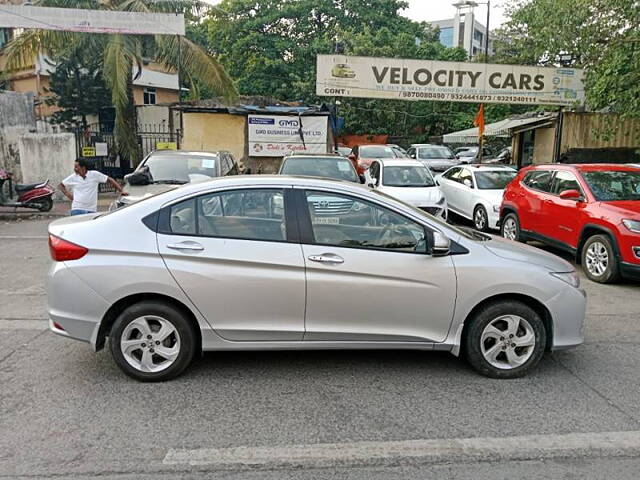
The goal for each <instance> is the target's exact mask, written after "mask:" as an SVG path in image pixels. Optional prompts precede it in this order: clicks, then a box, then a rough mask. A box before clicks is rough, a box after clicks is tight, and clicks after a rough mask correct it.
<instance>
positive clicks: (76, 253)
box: [49, 234, 89, 262]
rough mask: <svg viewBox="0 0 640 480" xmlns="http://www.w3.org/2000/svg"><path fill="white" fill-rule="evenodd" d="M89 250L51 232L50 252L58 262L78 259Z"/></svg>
mask: <svg viewBox="0 0 640 480" xmlns="http://www.w3.org/2000/svg"><path fill="white" fill-rule="evenodd" d="M88 251H89V249H88V248H85V247H81V246H80V245H76V244H75V243H71V242H68V241H67V240H64V239H62V238H60V237H56V236H55V235H51V234H49V253H51V258H52V259H54V260H55V261H56V262H65V261H67V260H78V259H79V258H82V257H84V256H85V255H86V254H87V252H88Z"/></svg>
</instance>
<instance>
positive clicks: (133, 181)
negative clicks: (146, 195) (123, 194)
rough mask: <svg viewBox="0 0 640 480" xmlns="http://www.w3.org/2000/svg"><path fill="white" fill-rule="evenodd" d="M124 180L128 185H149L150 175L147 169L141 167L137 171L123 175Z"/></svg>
mask: <svg viewBox="0 0 640 480" xmlns="http://www.w3.org/2000/svg"><path fill="white" fill-rule="evenodd" d="M124 181H125V182H127V183H128V184H129V185H149V184H150V183H151V176H150V175H149V171H148V170H147V169H145V168H144V167H143V168H142V169H141V170H139V171H137V172H133V173H130V174H129V175H125V177H124Z"/></svg>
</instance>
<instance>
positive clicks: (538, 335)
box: [464, 300, 547, 379]
mask: <svg viewBox="0 0 640 480" xmlns="http://www.w3.org/2000/svg"><path fill="white" fill-rule="evenodd" d="M470 322H471V323H470V324H469V327H468V330H467V332H466V336H465V344H464V346H465V353H466V357H467V360H468V361H469V363H470V365H471V366H472V367H473V368H474V369H475V370H476V371H477V372H479V373H481V374H482V375H485V376H487V377H491V378H505V379H506V378H518V377H522V376H524V375H526V374H527V373H529V372H530V371H531V370H532V369H533V368H534V367H535V366H536V365H537V364H538V362H539V361H540V359H541V358H542V355H543V354H544V349H545V344H546V338H547V337H546V330H545V328H544V324H543V323H542V319H541V318H540V316H539V315H538V314H537V313H536V312H535V310H533V309H532V308H531V307H529V306H528V305H525V304H524V303H521V302H518V301H515V300H508V301H502V302H497V303H493V304H491V305H489V306H488V307H486V308H483V309H482V310H481V311H480V312H478V313H477V314H476V315H475V316H474V317H473V318H472V319H470Z"/></svg>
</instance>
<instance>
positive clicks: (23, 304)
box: [0, 220, 640, 480]
mask: <svg viewBox="0 0 640 480" xmlns="http://www.w3.org/2000/svg"><path fill="white" fill-rule="evenodd" d="M46 224H47V221H46V220H44V221H23V222H18V223H0V245H1V246H2V249H1V250H0V252H1V253H0V478H22V477H25V478H39V477H49V478H88V477H92V476H98V475H100V476H102V477H105V478H123V479H129V478H131V479H134V478H135V479H138V478H149V479H150V478H154V479H156V478H158V479H170V478H203V477H206V478H225V479H249V480H253V479H324V478H327V479H328V478H332V479H334V478H349V479H367V480H370V479H378V478H379V479H385V480H386V479H407V478H416V479H418V478H421V479H422V478H435V477H438V478H461V479H474V480H475V479H484V478H491V479H501V478H505V479H506V478H513V477H520V478H532V477H534V476H535V477H536V478H580V479H582V478H593V479H596V478H598V479H599V478H616V479H627V478H628V479H636V478H638V476H639V473H638V472H640V410H639V409H638V405H640V319H639V312H640V284H629V283H626V284H621V285H615V286H602V285H598V284H595V283H592V282H589V281H588V280H586V279H584V278H583V284H584V286H585V287H586V289H587V291H588V295H589V308H588V318H587V330H586V336H587V338H586V343H585V345H583V346H581V347H580V348H578V349H575V350H572V351H568V352H561V353H554V354H547V355H546V356H545V358H544V359H543V361H542V362H541V364H540V366H539V368H538V369H537V371H536V372H535V373H534V374H533V375H531V376H529V377H527V378H524V379H518V380H512V381H498V380H491V379H487V378H484V377H480V376H478V375H477V374H475V373H474V372H473V371H472V370H471V369H470V368H468V367H467V366H466V365H465V363H464V362H463V361H462V360H458V359H456V358H455V357H453V356H451V355H449V354H443V353H423V352H406V351H403V352H362V351H354V352H294V353H287V352H277V353H274V352H267V353H260V352H255V353H213V354H207V355H205V356H204V357H203V358H201V359H198V360H197V361H196V362H195V363H194V365H193V366H192V367H191V368H190V369H189V370H188V371H187V372H186V373H185V374H184V375H183V376H181V377H180V378H178V379H176V380H174V381H172V382H168V383H164V384H141V383H137V382H135V381H133V380H131V379H129V378H127V377H125V376H124V375H123V374H121V373H120V371H119V370H118V369H117V367H116V366H115V365H114V363H113V362H112V361H111V358H110V355H109V353H108V351H102V352H100V353H98V354H94V353H92V352H91V351H90V350H89V349H88V347H87V346H86V345H85V344H82V343H79V342H75V341H70V340H66V339H63V338H60V337H57V336H55V335H53V334H51V333H49V332H48V331H47V329H46V321H45V309H44V304H45V301H46V299H45V295H44V288H43V276H44V273H45V271H46V268H47V265H48V263H49V257H48V251H47V245H46V237H45V235H46ZM249 295H250V293H249V292H247V296H248V298H249Z"/></svg>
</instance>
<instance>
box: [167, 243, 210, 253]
mask: <svg viewBox="0 0 640 480" xmlns="http://www.w3.org/2000/svg"><path fill="white" fill-rule="evenodd" d="M167 248H171V249H172V250H190V251H193V252H199V251H202V250H204V247H203V246H202V245H200V244H199V243H198V242H180V243H170V244H168V245H167Z"/></svg>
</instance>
